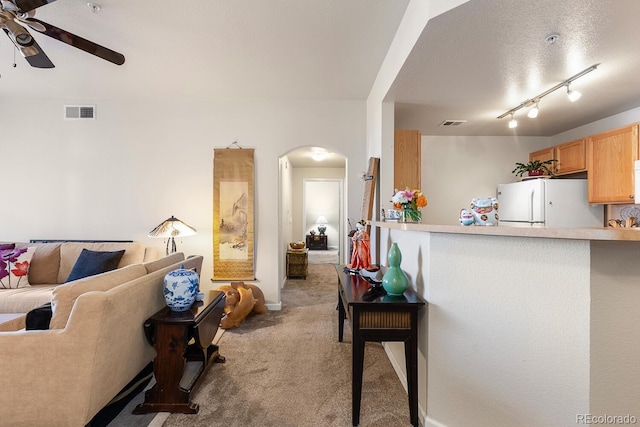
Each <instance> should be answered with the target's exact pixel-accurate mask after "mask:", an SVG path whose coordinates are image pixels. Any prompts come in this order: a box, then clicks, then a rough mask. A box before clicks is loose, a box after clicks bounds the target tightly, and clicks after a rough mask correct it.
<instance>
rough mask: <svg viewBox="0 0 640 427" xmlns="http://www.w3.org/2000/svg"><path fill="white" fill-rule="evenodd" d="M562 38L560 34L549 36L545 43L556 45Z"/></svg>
mask: <svg viewBox="0 0 640 427" xmlns="http://www.w3.org/2000/svg"><path fill="white" fill-rule="evenodd" d="M559 38H560V34H549V35H548V36H547V37H546V38H545V39H544V41H546V42H547V44H554V43H555V42H557V41H558V39H559Z"/></svg>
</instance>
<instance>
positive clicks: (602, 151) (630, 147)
mask: <svg viewBox="0 0 640 427" xmlns="http://www.w3.org/2000/svg"><path fill="white" fill-rule="evenodd" d="M636 160H638V125H637V124H635V125H632V126H626V127H623V128H620V129H615V130H612V131H609V132H603V133H601V134H598V135H593V136H590V137H589V138H587V169H588V174H589V178H588V186H589V203H607V204H614V203H633V202H634V195H635V190H634V188H635V186H634V162H635V161H636Z"/></svg>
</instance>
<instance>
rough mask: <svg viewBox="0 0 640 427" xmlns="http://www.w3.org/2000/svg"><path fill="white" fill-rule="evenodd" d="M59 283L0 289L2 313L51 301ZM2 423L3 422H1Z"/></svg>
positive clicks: (17, 311)
mask: <svg viewBox="0 0 640 427" xmlns="http://www.w3.org/2000/svg"><path fill="white" fill-rule="evenodd" d="M56 286H58V285H34V284H32V285H31V286H29V287H27V288H19V289H2V290H0V314H1V313H27V312H28V311H29V310H33V309H34V308H36V307H38V306H41V305H42V304H44V303H46V302H47V301H51V296H52V295H53V289H54V288H55V287H56ZM0 424H2V422H0Z"/></svg>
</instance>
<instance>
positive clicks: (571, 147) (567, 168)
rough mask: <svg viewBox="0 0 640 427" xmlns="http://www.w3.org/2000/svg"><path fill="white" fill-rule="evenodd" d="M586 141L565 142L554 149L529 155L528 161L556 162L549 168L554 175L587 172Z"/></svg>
mask: <svg viewBox="0 0 640 427" xmlns="http://www.w3.org/2000/svg"><path fill="white" fill-rule="evenodd" d="M586 153H587V140H586V139H585V138H582V139H578V140H576V141H571V142H565V143H564V144H560V145H556V146H554V147H547V148H543V149H542V150H538V151H534V152H533V153H529V161H534V160H540V161H541V162H544V161H547V160H553V159H555V160H557V162H555V163H554V164H553V165H552V166H551V168H552V170H553V173H554V174H555V175H566V174H570V173H576V172H584V171H586V170H587V155H586Z"/></svg>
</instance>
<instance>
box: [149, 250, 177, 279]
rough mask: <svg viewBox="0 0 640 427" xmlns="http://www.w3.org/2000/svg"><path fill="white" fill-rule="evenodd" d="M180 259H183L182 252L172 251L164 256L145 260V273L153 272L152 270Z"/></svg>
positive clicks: (159, 268)
mask: <svg viewBox="0 0 640 427" xmlns="http://www.w3.org/2000/svg"><path fill="white" fill-rule="evenodd" d="M180 261H184V253H182V252H174V253H172V254H171V255H167V256H166V257H163V258H160V259H157V260H155V261H149V262H145V263H144V264H143V265H144V266H145V268H146V269H147V274H149V273H153V272H154V271H158V270H161V269H163V268H165V267H168V266H170V265H173V264H175V263H177V262H180Z"/></svg>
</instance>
